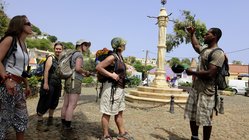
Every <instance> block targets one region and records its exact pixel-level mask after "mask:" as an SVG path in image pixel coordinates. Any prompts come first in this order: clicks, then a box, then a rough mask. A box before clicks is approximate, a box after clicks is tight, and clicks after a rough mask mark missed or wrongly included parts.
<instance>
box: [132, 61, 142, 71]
mask: <svg viewBox="0 0 249 140" xmlns="http://www.w3.org/2000/svg"><path fill="white" fill-rule="evenodd" d="M132 66H133V67H134V68H135V69H136V71H138V72H145V70H144V66H143V65H142V63H141V62H140V61H138V60H136V61H135V63H134V64H133V65H132Z"/></svg>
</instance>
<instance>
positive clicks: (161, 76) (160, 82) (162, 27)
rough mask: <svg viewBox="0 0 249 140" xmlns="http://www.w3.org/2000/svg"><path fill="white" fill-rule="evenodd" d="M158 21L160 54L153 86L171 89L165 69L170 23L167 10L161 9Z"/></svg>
mask: <svg viewBox="0 0 249 140" xmlns="http://www.w3.org/2000/svg"><path fill="white" fill-rule="evenodd" d="M157 19H158V27H159V31H158V46H157V48H158V53H157V69H156V72H155V79H154V80H153V83H152V84H151V86H152V87H158V88H169V85H168V83H167V82H166V77H165V74H166V71H165V69H164V64H165V53H166V27H167V23H168V16H167V13H166V9H165V8H161V9H160V14H159V16H158V17H157Z"/></svg>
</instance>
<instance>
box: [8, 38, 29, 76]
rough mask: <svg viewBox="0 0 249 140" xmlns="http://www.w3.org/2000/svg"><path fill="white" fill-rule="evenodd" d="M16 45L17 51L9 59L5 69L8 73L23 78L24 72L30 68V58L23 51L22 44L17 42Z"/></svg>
mask: <svg viewBox="0 0 249 140" xmlns="http://www.w3.org/2000/svg"><path fill="white" fill-rule="evenodd" d="M16 44H17V51H16V52H14V53H13V54H11V55H10V57H9V59H8V60H7V61H6V66H5V68H6V72H9V73H11V74H14V75H17V76H21V75H22V72H23V70H24V69H25V68H26V67H27V66H28V63H29V57H28V54H27V53H26V52H25V51H22V48H21V46H20V44H19V43H18V42H16ZM14 56H15V59H14ZM14 61H16V62H14Z"/></svg>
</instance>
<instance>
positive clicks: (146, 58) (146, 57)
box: [144, 50, 149, 86]
mask: <svg viewBox="0 0 249 140" xmlns="http://www.w3.org/2000/svg"><path fill="white" fill-rule="evenodd" d="M148 53H149V51H148V50H146V55H145V63H144V69H145V74H146V76H147V85H148V86H149V73H148V72H147V69H146V67H147V60H148Z"/></svg>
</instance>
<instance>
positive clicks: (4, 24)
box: [0, 1, 10, 37]
mask: <svg viewBox="0 0 249 140" xmlns="http://www.w3.org/2000/svg"><path fill="white" fill-rule="evenodd" d="M9 20H10V19H9V18H8V17H7V15H6V14H5V12H4V2H3V1H0V37H3V36H4V33H5V31H6V30H7V28H8V24H9Z"/></svg>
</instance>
